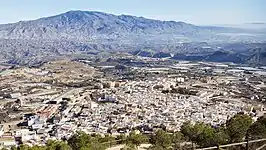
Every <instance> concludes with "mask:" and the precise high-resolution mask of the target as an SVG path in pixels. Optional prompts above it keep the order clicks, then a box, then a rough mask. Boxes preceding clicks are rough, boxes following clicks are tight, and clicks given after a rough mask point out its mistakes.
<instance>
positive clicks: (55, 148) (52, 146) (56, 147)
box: [46, 140, 71, 150]
mask: <svg viewBox="0 0 266 150" xmlns="http://www.w3.org/2000/svg"><path fill="white" fill-rule="evenodd" d="M46 146H47V149H46V150H71V148H70V146H69V145H68V144H67V143H66V142H64V141H52V140H48V141H47V145H46Z"/></svg>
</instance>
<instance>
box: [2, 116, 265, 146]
mask: <svg viewBox="0 0 266 150" xmlns="http://www.w3.org/2000/svg"><path fill="white" fill-rule="evenodd" d="M260 138H266V117H261V118H259V119H258V120H257V121H256V122H254V123H253V124H252V119H251V117H250V116H248V115H245V114H237V115H235V116H234V117H232V118H230V119H229V120H228V121H227V122H226V123H225V124H223V125H221V126H217V127H214V126H211V125H208V124H204V123H200V122H197V123H195V124H192V123H190V122H186V123H184V124H183V125H182V127H181V131H180V132H175V133H170V132H167V131H165V130H163V129H159V130H157V131H156V132H155V133H154V134H152V135H144V134H141V133H137V132H131V133H130V134H129V135H128V136H125V135H120V136H117V137H112V136H110V135H106V136H104V137H102V136H100V135H98V134H92V135H88V134H86V133H84V132H77V133H76V134H74V135H73V136H72V137H71V138H69V139H68V140H67V141H48V142H47V144H46V145H45V146H33V147H29V146H27V145H20V146H19V147H12V148H11V149H12V150H104V149H106V148H107V147H110V146H114V145H119V144H125V145H126V146H125V147H124V148H123V149H124V150H134V149H138V147H139V146H140V145H141V144H143V143H150V144H152V146H151V147H150V148H149V149H150V150H165V149H166V150H167V149H169V150H170V149H171V150H175V149H176V150H177V149H181V147H182V149H186V146H184V145H185V143H187V142H191V143H192V146H193V145H197V146H198V147H209V146H217V145H222V144H228V143H234V142H241V141H244V140H252V139H260ZM190 148H191V147H190ZM2 150H3V149H2Z"/></svg>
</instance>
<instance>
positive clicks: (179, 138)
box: [172, 132, 184, 149]
mask: <svg viewBox="0 0 266 150" xmlns="http://www.w3.org/2000/svg"><path fill="white" fill-rule="evenodd" d="M183 140H184V135H183V134H182V133H181V132H175V133H174V134H173V135H172V143H173V148H174V149H180V144H181V142H183Z"/></svg>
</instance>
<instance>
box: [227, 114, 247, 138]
mask: <svg viewBox="0 0 266 150" xmlns="http://www.w3.org/2000/svg"><path fill="white" fill-rule="evenodd" d="M251 124H252V118H251V117H250V116H248V115H245V114H236V115H235V116H234V117H232V118H230V119H229V120H227V122H226V130H227V134H228V135H229V137H230V142H232V143H234V142H240V141H242V140H243V138H244V137H245V136H246V134H247V131H248V129H249V127H250V126H251Z"/></svg>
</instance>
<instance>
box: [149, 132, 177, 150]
mask: <svg viewBox="0 0 266 150" xmlns="http://www.w3.org/2000/svg"><path fill="white" fill-rule="evenodd" d="M151 144H153V145H155V146H159V147H162V148H164V149H167V148H169V147H170V146H171V144H172V138H171V135H170V134H168V133H167V132H165V131H164V130H162V129H158V130H157V131H156V132H155V134H154V135H152V137H151Z"/></svg>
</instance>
